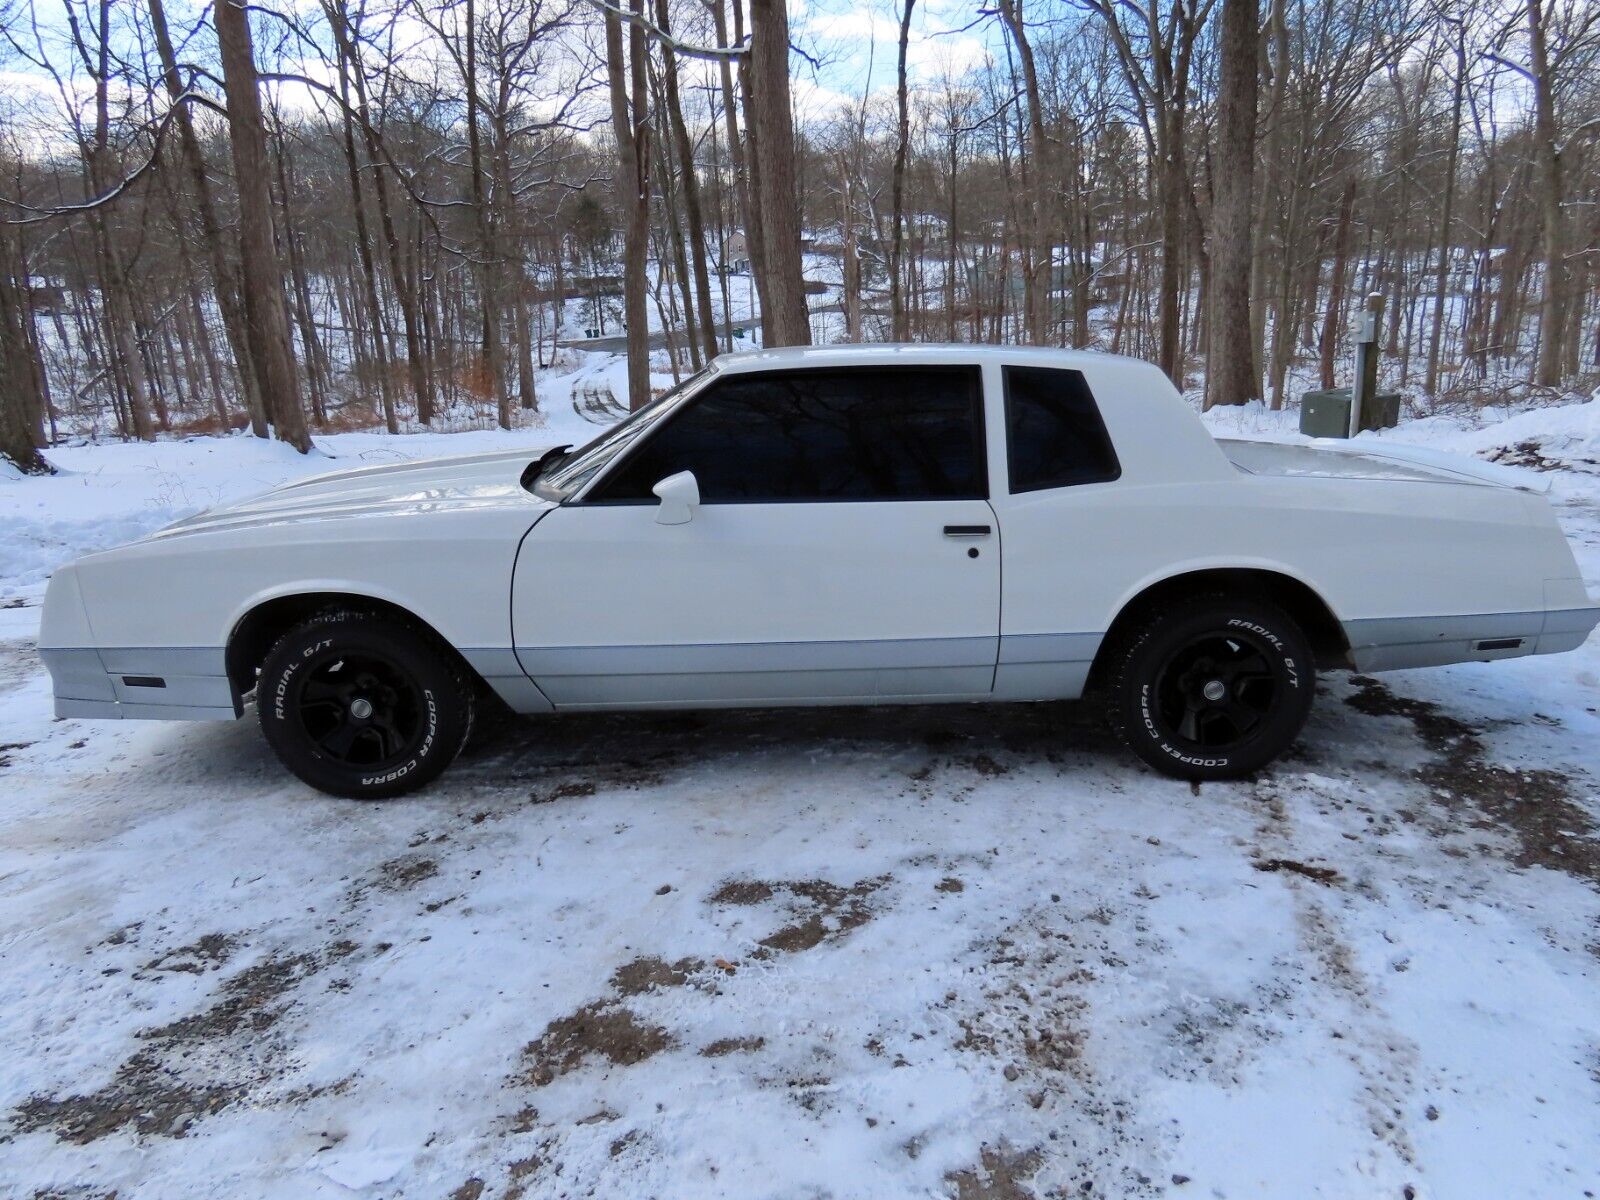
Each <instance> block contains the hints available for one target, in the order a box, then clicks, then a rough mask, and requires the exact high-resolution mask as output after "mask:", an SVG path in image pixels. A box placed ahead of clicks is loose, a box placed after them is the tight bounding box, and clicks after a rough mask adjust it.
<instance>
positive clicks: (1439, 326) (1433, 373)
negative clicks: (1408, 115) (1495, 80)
mask: <svg viewBox="0 0 1600 1200" xmlns="http://www.w3.org/2000/svg"><path fill="white" fill-rule="evenodd" d="M1466 74H1467V56H1466V52H1465V49H1464V48H1463V47H1460V45H1459V43H1458V48H1457V52H1456V77H1455V87H1454V90H1453V94H1452V96H1451V102H1450V139H1449V149H1448V150H1447V151H1446V152H1445V160H1444V203H1443V204H1442V205H1441V206H1440V207H1441V211H1440V213H1439V270H1438V275H1437V277H1436V279H1435V282H1434V288H1433V321H1432V323H1431V328H1430V329H1429V330H1428V366H1427V370H1426V372H1425V374H1424V375H1423V382H1422V390H1423V391H1425V392H1427V393H1428V396H1429V397H1430V398H1431V397H1433V396H1436V395H1438V392H1439V338H1440V335H1441V334H1442V333H1443V331H1444V298H1445V292H1446V290H1447V289H1448V288H1449V285H1450V219H1451V216H1452V210H1453V209H1454V207H1455V200H1456V156H1457V154H1458V153H1459V152H1460V148H1461V99H1462V92H1463V90H1464V89H1465V85H1466Z"/></svg>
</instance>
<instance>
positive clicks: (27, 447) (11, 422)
mask: <svg viewBox="0 0 1600 1200" xmlns="http://www.w3.org/2000/svg"><path fill="white" fill-rule="evenodd" d="M28 306H29V301H28V276H27V275H25V274H24V275H22V276H20V277H19V278H17V279H13V278H12V274H11V268H10V265H9V263H8V264H7V265H6V266H5V267H4V268H3V269H0V459H3V460H4V461H6V462H9V463H10V464H11V465H12V466H14V467H16V468H17V469H18V470H19V471H21V472H22V473H23V474H25V475H48V474H50V473H51V466H50V464H49V463H47V462H46V461H45V460H44V458H43V457H42V456H41V455H40V453H39V447H38V445H37V444H36V441H35V432H36V431H35V430H34V428H33V420H32V414H33V413H34V412H36V411H40V410H42V408H43V406H44V405H43V399H42V397H40V396H39V394H38V384H39V378H40V372H39V369H38V363H37V362H36V361H35V359H34V352H33V342H32V340H31V339H30V338H29V337H28V334H27V329H26V325H25V323H26V322H28V321H31V320H32V319H33V318H32V315H31V313H30V312H29V307H28Z"/></svg>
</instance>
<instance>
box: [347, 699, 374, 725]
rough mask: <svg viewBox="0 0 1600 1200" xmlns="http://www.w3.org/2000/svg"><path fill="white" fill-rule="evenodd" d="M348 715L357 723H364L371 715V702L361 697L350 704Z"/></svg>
mask: <svg viewBox="0 0 1600 1200" xmlns="http://www.w3.org/2000/svg"><path fill="white" fill-rule="evenodd" d="M350 715H351V716H352V717H354V718H355V719H356V720H358V721H365V720H366V719H367V718H368V717H370V716H371V715H372V701H371V700H368V699H366V698H365V697H361V698H358V699H355V700H352V701H351V702H350Z"/></svg>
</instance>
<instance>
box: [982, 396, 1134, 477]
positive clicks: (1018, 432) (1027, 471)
mask: <svg viewBox="0 0 1600 1200" xmlns="http://www.w3.org/2000/svg"><path fill="white" fill-rule="evenodd" d="M1005 378H1006V440H1007V441H1008V442H1009V443H1010V445H1009V447H1008V449H1009V458H1010V477H1011V490H1012V491H1013V492H1036V491H1039V490H1040V489H1042V488H1058V487H1069V486H1071V485H1072V484H1075V483H1103V482H1105V481H1106V480H1109V479H1115V478H1116V477H1117V476H1118V475H1120V474H1122V468H1121V467H1119V466H1118V465H1117V454H1116V451H1115V450H1113V449H1112V448H1111V439H1110V438H1109V437H1107V436H1106V427H1105V423H1104V422H1103V421H1101V419H1100V410H1099V409H1098V408H1097V407H1095V402H1094V396H1093V395H1091V394H1090V392H1089V385H1088V383H1087V382H1086V381H1085V380H1084V378H1083V372H1082V371H1061V370H1053V369H1050V368H1046V367H1007V368H1006V369H1005Z"/></svg>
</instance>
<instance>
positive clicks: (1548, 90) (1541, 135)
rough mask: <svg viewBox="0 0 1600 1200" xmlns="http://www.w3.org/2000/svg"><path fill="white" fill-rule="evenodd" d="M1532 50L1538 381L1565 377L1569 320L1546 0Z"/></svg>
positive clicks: (1531, 6) (1531, 3)
mask: <svg viewBox="0 0 1600 1200" xmlns="http://www.w3.org/2000/svg"><path fill="white" fill-rule="evenodd" d="M1528 53H1529V59H1530V65H1531V67H1532V72H1531V82H1532V84H1533V144H1534V155H1535V158H1536V160H1537V162H1538V166H1539V215H1540V217H1541V224H1542V225H1543V230H1542V237H1543V250H1544V295H1543V298H1542V299H1541V301H1540V304H1539V362H1538V366H1537V367H1536V368H1535V369H1534V382H1535V383H1537V384H1539V385H1540V386H1542V387H1557V386H1559V385H1560V383H1561V360H1562V355H1561V349H1562V333H1563V330H1564V327H1565V325H1566V303H1567V263H1566V252H1565V247H1564V242H1565V239H1564V238H1563V237H1562V232H1563V231H1562V216H1561V191H1562V183H1561V153H1560V149H1559V147H1558V146H1557V145H1556V109H1555V94H1554V91H1555V89H1554V80H1552V79H1551V78H1550V62H1549V54H1548V52H1547V48H1546V44H1545V24H1544V8H1543V4H1542V0H1528Z"/></svg>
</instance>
